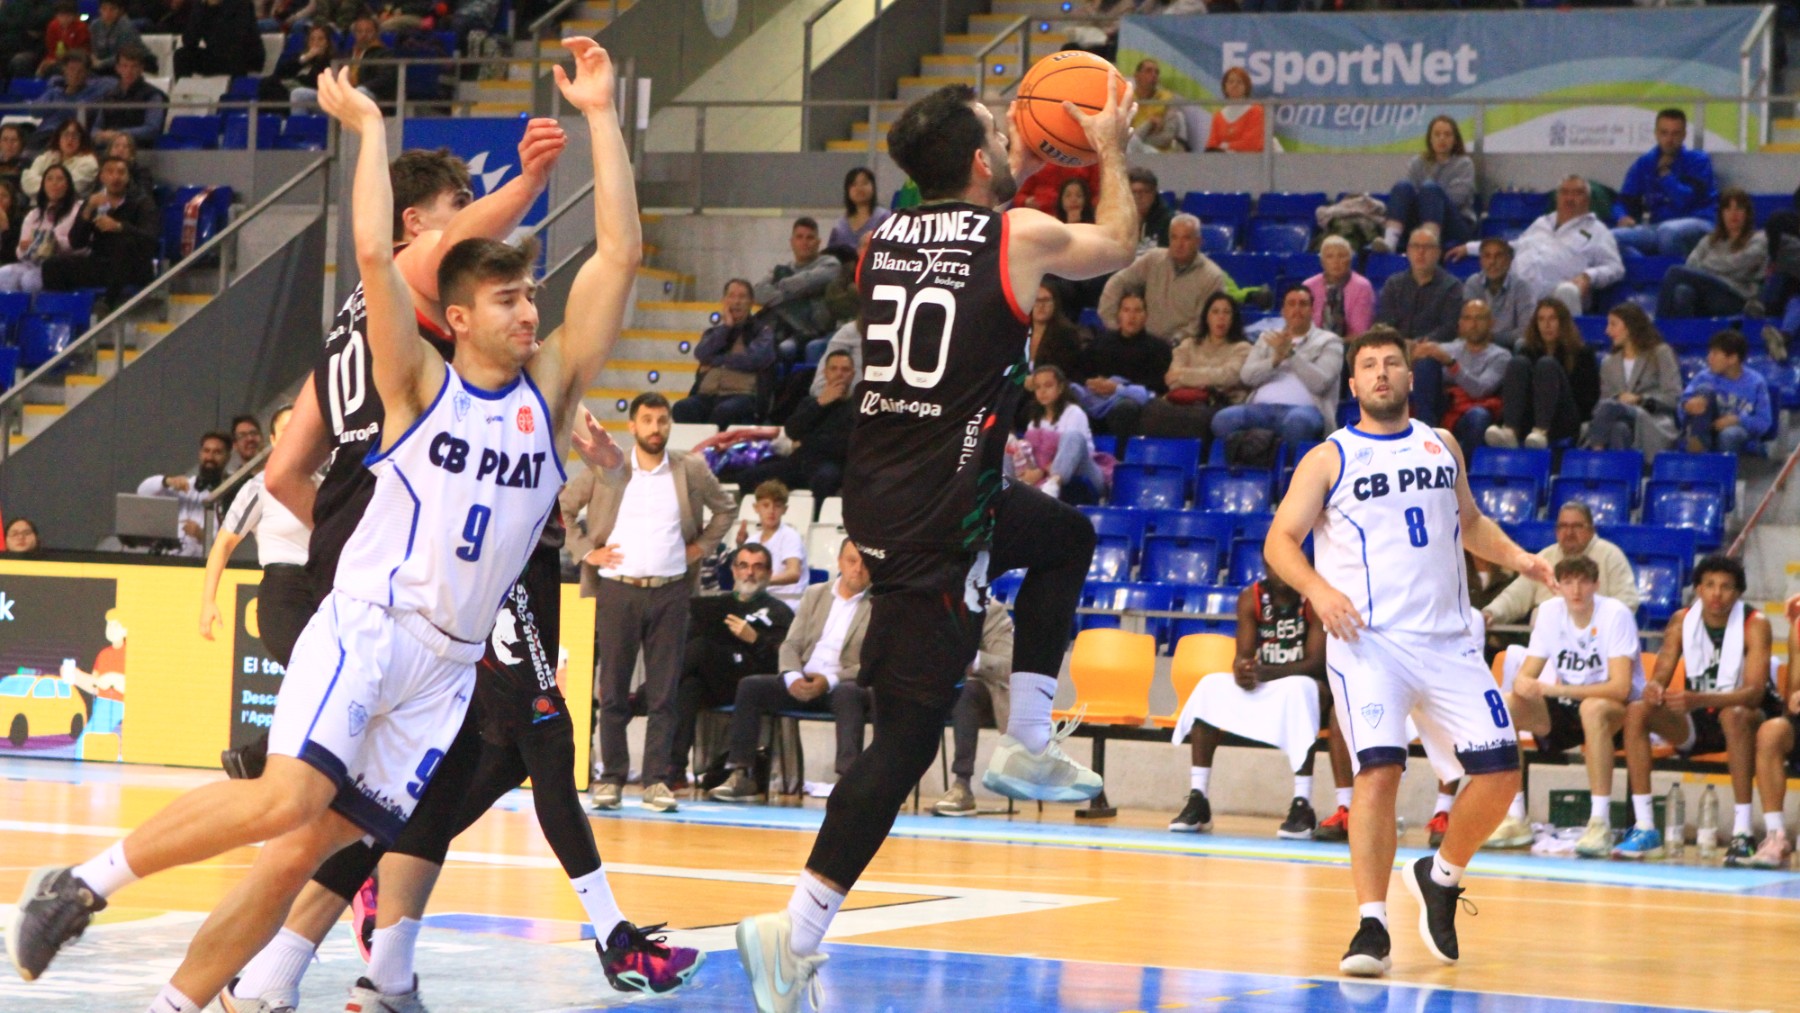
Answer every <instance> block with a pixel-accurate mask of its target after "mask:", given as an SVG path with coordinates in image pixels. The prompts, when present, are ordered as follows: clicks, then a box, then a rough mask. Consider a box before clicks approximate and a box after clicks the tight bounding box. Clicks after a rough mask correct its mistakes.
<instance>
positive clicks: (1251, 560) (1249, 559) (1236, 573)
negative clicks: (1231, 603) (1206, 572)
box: [1225, 538, 1269, 587]
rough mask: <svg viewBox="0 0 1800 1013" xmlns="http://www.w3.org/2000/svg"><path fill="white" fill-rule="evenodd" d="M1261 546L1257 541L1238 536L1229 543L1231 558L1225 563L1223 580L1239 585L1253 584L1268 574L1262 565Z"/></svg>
mask: <svg viewBox="0 0 1800 1013" xmlns="http://www.w3.org/2000/svg"><path fill="white" fill-rule="evenodd" d="M1262 550H1263V547H1262V543H1261V542H1259V541H1251V540H1250V539H1247V538H1240V539H1238V540H1237V541H1235V542H1232V543H1231V559H1230V561H1229V562H1227V563H1226V564H1225V582H1226V583H1228V584H1235V585H1238V586H1240V587H1242V586H1247V585H1250V584H1254V583H1256V582H1257V581H1259V580H1261V579H1263V578H1264V577H1266V576H1268V573H1269V571H1268V568H1267V567H1266V566H1264V565H1263V552H1262Z"/></svg>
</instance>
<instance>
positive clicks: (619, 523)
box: [600, 449, 688, 577]
mask: <svg viewBox="0 0 1800 1013" xmlns="http://www.w3.org/2000/svg"><path fill="white" fill-rule="evenodd" d="M625 454H626V457H628V458H629V459H630V461H631V481H629V482H627V483H626V485H625V495H624V496H623V497H622V498H621V499H620V500H619V517H618V520H616V521H615V522H614V523H613V529H612V533H611V534H609V535H607V536H606V541H607V542H608V543H609V544H612V545H617V546H618V547H619V550H620V552H622V553H623V554H624V556H625V558H624V561H623V562H621V563H620V564H619V565H618V567H617V568H612V569H605V570H601V571H600V576H602V577H679V576H682V575H683V574H685V573H687V569H688V564H687V542H686V541H685V540H683V539H682V537H681V503H680V501H678V500H677V499H676V498H675V470H674V468H673V466H672V465H671V464H670V461H669V455H668V454H666V453H665V454H663V456H662V460H660V461H658V462H657V464H656V467H654V468H651V469H649V470H648V471H646V470H645V469H644V468H643V467H642V466H640V465H639V464H638V453H637V450H636V449H631V450H627V451H626V452H625Z"/></svg>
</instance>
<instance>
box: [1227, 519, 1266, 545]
mask: <svg viewBox="0 0 1800 1013" xmlns="http://www.w3.org/2000/svg"><path fill="white" fill-rule="evenodd" d="M1234 520H1235V521H1236V523H1235V524H1234V525H1233V526H1232V529H1231V537H1232V538H1234V539H1237V538H1248V539H1251V540H1253V541H1256V542H1261V541H1262V540H1263V539H1265V538H1267V537H1269V525H1270V524H1272V523H1274V521H1275V515H1274V514H1238V515H1236V516H1235V518H1234Z"/></svg>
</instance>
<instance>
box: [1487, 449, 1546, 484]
mask: <svg viewBox="0 0 1800 1013" xmlns="http://www.w3.org/2000/svg"><path fill="white" fill-rule="evenodd" d="M1469 474H1470V475H1499V476H1502V477H1505V478H1533V479H1536V480H1537V481H1538V482H1539V484H1547V483H1549V481H1550V451H1548V450H1532V449H1530V448H1513V449H1508V448H1504V447H1476V448H1475V451H1474V456H1473V457H1472V458H1471V459H1470V461H1469Z"/></svg>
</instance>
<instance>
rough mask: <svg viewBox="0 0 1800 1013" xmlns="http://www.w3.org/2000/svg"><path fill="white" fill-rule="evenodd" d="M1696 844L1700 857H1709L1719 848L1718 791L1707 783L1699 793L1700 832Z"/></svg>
mask: <svg viewBox="0 0 1800 1013" xmlns="http://www.w3.org/2000/svg"><path fill="white" fill-rule="evenodd" d="M1698 844H1699V847H1700V857H1701V858H1711V857H1713V855H1715V854H1717V853H1718V850H1719V791H1718V788H1717V786H1715V785H1710V784H1709V785H1707V786H1706V791H1704V792H1702V793H1701V795H1700V832H1699V834H1698Z"/></svg>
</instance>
